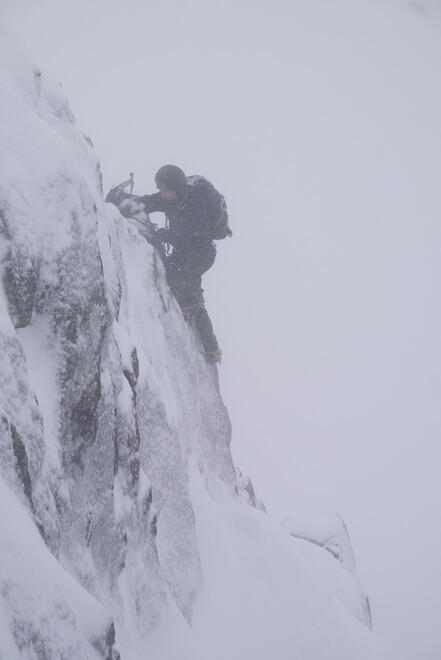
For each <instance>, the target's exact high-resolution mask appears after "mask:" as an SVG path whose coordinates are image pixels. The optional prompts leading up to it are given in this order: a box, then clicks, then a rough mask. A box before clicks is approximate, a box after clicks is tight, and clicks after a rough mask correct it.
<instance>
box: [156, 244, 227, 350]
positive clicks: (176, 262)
mask: <svg viewBox="0 0 441 660" xmlns="http://www.w3.org/2000/svg"><path fill="white" fill-rule="evenodd" d="M215 258H216V248H215V247H214V245H207V246H204V247H200V248H193V249H191V250H187V251H183V250H173V253H172V254H171V255H170V256H168V257H167V258H166V260H165V269H166V272H167V281H168V284H169V287H170V289H171V291H172V293H173V295H174V296H175V298H176V300H177V301H178V303H179V305H180V307H181V309H182V312H183V314H184V317H185V319H186V320H187V321H193V322H194V325H195V327H196V330H197V332H198V334H199V337H200V339H201V342H202V345H203V347H204V349H205V351H206V352H207V353H214V352H217V351H218V350H219V344H218V343H217V339H216V337H215V335H214V333H213V326H212V324H211V321H210V317H209V316H208V314H207V310H206V309H205V306H204V295H203V293H204V290H203V288H202V275H203V273H205V272H206V271H207V270H208V269H209V268H211V266H212V265H213V263H214V260H215Z"/></svg>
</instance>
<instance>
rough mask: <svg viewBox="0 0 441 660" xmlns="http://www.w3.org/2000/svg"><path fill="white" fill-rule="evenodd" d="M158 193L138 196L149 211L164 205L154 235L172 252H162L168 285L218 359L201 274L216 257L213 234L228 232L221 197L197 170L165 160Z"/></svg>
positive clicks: (209, 354) (206, 348) (218, 236)
mask: <svg viewBox="0 0 441 660" xmlns="http://www.w3.org/2000/svg"><path fill="white" fill-rule="evenodd" d="M155 182H156V187H157V188H158V191H159V192H157V193H154V194H152V195H144V196H142V197H140V198H139V200H140V201H141V202H142V203H143V204H144V206H145V210H146V212H147V213H153V212H155V211H162V212H164V213H165V215H166V227H164V228H159V229H157V230H156V236H157V237H158V238H159V239H160V240H161V241H162V242H163V243H165V244H166V245H167V246H172V248H173V250H172V252H171V254H168V250H167V256H166V258H165V269H166V274H167V281H168V283H169V286H170V289H171V291H172V292H173V294H174V296H175V298H176V300H177V301H178V303H179V305H180V307H181V309H182V312H183V314H184V317H185V318H186V320H188V321H193V322H194V324H195V326H196V329H197V331H198V334H199V337H200V339H201V342H202V345H203V347H204V351H205V355H206V358H207V360H208V361H209V362H212V363H214V362H220V360H221V355H222V351H221V350H220V348H219V344H218V342H217V339H216V337H215V335H214V332H213V326H212V324H211V321H210V317H209V316H208V313H207V310H206V309H205V305H204V296H203V289H202V275H203V273H205V272H206V271H207V270H208V269H209V268H211V266H212V265H213V263H214V260H215V258H216V247H215V245H214V243H213V240H219V239H221V238H225V237H226V236H231V235H232V234H231V230H230V228H229V226H228V214H227V208H226V204H225V200H224V198H223V197H222V195H220V194H219V193H218V192H217V190H216V189H215V188H214V186H213V185H212V184H211V183H210V182H209V181H207V179H204V177H201V176H191V177H186V176H185V174H184V172H183V171H182V170H181V169H180V168H179V167H176V166H175V165H164V166H163V167H161V169H160V170H159V171H158V172H157V173H156V176H155Z"/></svg>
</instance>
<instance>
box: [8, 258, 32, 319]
mask: <svg viewBox="0 0 441 660" xmlns="http://www.w3.org/2000/svg"><path fill="white" fill-rule="evenodd" d="M3 284H4V287H5V293H6V298H7V300H8V307H9V314H10V316H11V319H12V322H13V324H14V326H15V327H16V328H25V327H26V326H27V325H29V324H30V322H31V319H32V312H33V309H34V302H35V294H36V291H37V275H36V273H35V270H34V268H33V265H32V262H31V259H30V257H29V254H28V253H27V251H26V250H25V249H21V248H10V250H9V254H8V256H7V258H6V261H5V267H4V274H3Z"/></svg>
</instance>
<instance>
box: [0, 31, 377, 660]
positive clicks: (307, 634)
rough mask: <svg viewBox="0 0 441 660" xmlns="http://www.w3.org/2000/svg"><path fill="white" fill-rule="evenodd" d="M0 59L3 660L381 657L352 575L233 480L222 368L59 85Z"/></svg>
mask: <svg viewBox="0 0 441 660" xmlns="http://www.w3.org/2000/svg"><path fill="white" fill-rule="evenodd" d="M0 51H1V56H2V57H1V58H0V62H1V65H0V97H1V99H2V102H1V104H0V145H1V149H0V258H1V273H0V275H1V278H0V279H1V283H2V284H1V286H0V349H1V350H0V476H1V481H0V501H1V506H0V515H1V521H0V529H1V530H2V531H1V542H0V657H2V658H3V657H5V658H7V659H8V660H15V659H17V660H18V659H24V658H26V659H27V658H38V659H40V658H53V659H55V658H57V659H58V658H69V659H76V658H79V659H80V658H81V659H83V658H84V659H86V658H90V659H92V658H98V657H101V658H106V659H108V660H112V658H117V657H118V654H119V653H120V654H121V658H122V660H137V659H138V658H140V657H149V658H150V659H157V660H172V659H174V658H176V659H177V658H179V660H185V659H186V658H188V659H190V658H191V659H192V660H194V659H195V658H204V660H207V659H210V660H216V659H219V660H220V659H221V658H222V660H224V658H225V657H229V658H230V659H232V660H234V659H236V658H237V659H239V658H242V659H243V658H253V659H254V660H260V659H261V660H264V659H265V660H267V658H268V657H272V658H275V659H276V660H284V659H285V658H286V659H288V658H290V659H292V658H293V657H296V658H302V660H322V658H325V657H326V658H339V660H341V659H342V658H348V659H349V658H351V659H352V658H357V660H364V659H366V660H367V659H373V658H375V660H379V658H381V657H382V656H381V654H380V652H379V651H378V649H377V647H376V644H375V640H374V638H373V637H372V635H371V633H370V632H369V631H368V630H367V628H366V627H365V626H364V625H362V624H361V623H360V621H359V619H360V617H359V616H358V614H357V612H355V613H354V609H353V607H350V606H348V604H347V601H346V600H345V599H344V598H342V597H341V594H340V592H339V589H340V587H341V588H342V589H344V584H345V577H342V576H344V574H345V570H346V568H347V567H343V569H341V568H340V567H339V570H340V573H339V574H337V573H336V572H335V570H334V567H333V568H332V569H331V568H330V569H329V571H328V572H329V575H331V576H332V581H333V585H334V586H335V585H337V587H336V588H334V587H333V588H332V589H331V591H330V589H329V581H328V582H326V580H324V579H323V576H322V575H321V574H319V573H320V571H322V572H323V571H324V572H326V571H327V570H328V569H326V568H325V567H324V565H323V563H321V564H320V571H317V572H316V567H315V566H312V565H311V564H310V563H309V561H308V559H307V558H305V557H304V553H303V549H302V547H301V546H300V544H301V543H302V542H301V541H296V540H295V539H292V538H290V536H289V534H287V533H286V531H285V530H281V529H279V528H278V526H277V525H276V524H275V523H274V522H273V521H272V520H271V518H270V517H269V516H266V515H265V513H264V512H263V510H262V509H263V506H262V505H261V504H260V503H259V501H258V499H257V498H256V496H255V493H254V490H253V488H252V485H251V483H250V482H249V480H248V479H247V478H245V477H243V476H242V475H241V474H240V472H237V473H236V470H235V468H234V466H233V461H232V457H231V453H230V441H231V425H230V421H229V418H228V414H227V411H226V409H225V406H224V404H223V402H222V399H221V396H220V392H219V385H218V380H217V371H216V367H213V366H209V365H207V364H206V363H205V360H204V358H203V356H202V355H201V350H200V345H199V343H198V340H197V338H196V336H195V333H194V332H193V329H192V328H191V327H190V326H188V325H187V324H186V322H185V321H184V319H183V317H182V315H181V312H180V309H179V307H178V305H177V304H176V301H175V300H174V299H173V297H172V295H171V294H170V291H169V289H168V287H167V284H166V280H165V277H164V269H163V265H162V262H161V260H160V258H159V257H158V255H157V253H156V251H155V249H154V248H153V247H152V246H151V245H150V244H149V243H147V242H146V240H144V239H143V238H142V237H141V236H140V235H139V234H138V231H137V230H136V229H135V228H133V227H131V226H130V225H129V224H128V223H127V222H126V221H125V220H124V219H123V218H122V217H121V216H120V215H119V213H118V212H117V211H116V210H115V209H114V208H113V207H109V206H108V205H105V203H104V200H103V195H102V185H101V173H100V167H99V163H98V161H97V158H96V156H95V154H94V152H93V147H92V144H91V141H90V140H89V139H88V138H86V137H84V136H83V135H82V134H81V132H80V131H79V130H78V127H77V126H76V124H75V120H74V117H73V115H72V112H71V110H70V108H69V104H68V102H67V100H66V97H65V95H64V92H63V90H62V88H61V87H60V85H57V84H53V83H52V82H51V81H50V80H49V79H48V78H47V76H46V75H45V74H44V73H42V72H40V71H39V70H38V69H37V68H36V67H34V66H33V65H32V64H31V63H29V62H28V61H27V59H26V57H24V56H23V55H22V54H21V52H20V50H19V49H17V47H16V46H15V44H14V42H13V40H11V38H10V37H9V36H8V35H7V34H5V33H2V34H1V39H0ZM320 551H321V552H322V550H321V549H320ZM332 561H333V562H335V560H334V559H332ZM330 579H331V578H330ZM342 585H343V587H342ZM360 603H361V604H360V607H362V601H360ZM115 635H116V639H115Z"/></svg>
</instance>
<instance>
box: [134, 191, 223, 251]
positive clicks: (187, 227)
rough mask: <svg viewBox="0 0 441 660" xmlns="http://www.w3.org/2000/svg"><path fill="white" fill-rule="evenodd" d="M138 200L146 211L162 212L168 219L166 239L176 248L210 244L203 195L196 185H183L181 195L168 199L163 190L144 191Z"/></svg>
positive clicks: (200, 246)
mask: <svg viewBox="0 0 441 660" xmlns="http://www.w3.org/2000/svg"><path fill="white" fill-rule="evenodd" d="M140 201H141V202H142V203H143V204H144V205H145V209H146V211H147V213H153V212H155V211H162V212H163V213H165V215H166V216H167V218H168V222H169V230H168V234H167V242H169V243H171V244H172V245H173V247H174V248H175V249H176V250H178V251H188V250H193V249H195V248H196V249H198V248H200V249H204V248H206V247H207V246H209V245H211V244H212V242H213V240H212V238H211V236H207V235H206V233H207V225H208V217H209V209H208V203H207V199H206V196H205V195H204V194H201V191H200V190H198V189H197V188H196V187H193V186H187V189H186V191H185V194H184V196H183V197H182V198H181V199H179V198H178V199H175V200H169V199H167V196H166V194H165V193H162V192H158V193H155V194H154V195H144V196H143V197H141V198H140ZM204 233H205V234H204Z"/></svg>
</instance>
